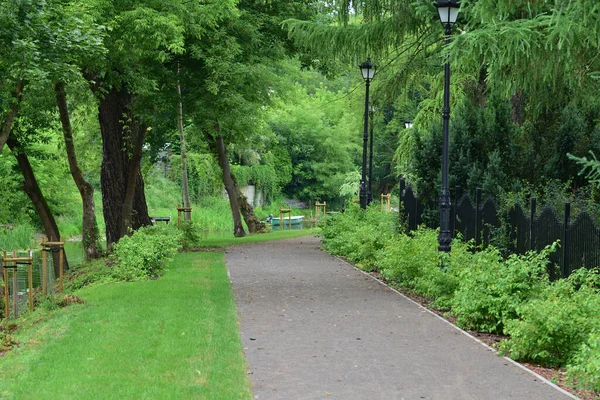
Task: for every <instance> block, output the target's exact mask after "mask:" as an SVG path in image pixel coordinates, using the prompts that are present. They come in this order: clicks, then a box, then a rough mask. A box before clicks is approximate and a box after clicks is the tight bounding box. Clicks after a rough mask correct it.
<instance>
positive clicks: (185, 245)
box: [180, 221, 202, 250]
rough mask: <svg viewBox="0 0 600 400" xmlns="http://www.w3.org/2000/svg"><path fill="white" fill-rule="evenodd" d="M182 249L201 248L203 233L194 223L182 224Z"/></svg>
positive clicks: (184, 222) (183, 222)
mask: <svg viewBox="0 0 600 400" xmlns="http://www.w3.org/2000/svg"><path fill="white" fill-rule="evenodd" d="M180 230H181V248H182V249H183V250H190V249H193V248H196V247H198V246H200V239H201V236H202V233H201V231H200V227H199V226H198V224H197V223H196V222H194V221H182V222H181V227H180Z"/></svg>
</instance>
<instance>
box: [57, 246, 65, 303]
mask: <svg viewBox="0 0 600 400" xmlns="http://www.w3.org/2000/svg"><path fill="white" fill-rule="evenodd" d="M58 240H59V241H60V242H61V243H64V242H63V241H62V240H61V239H60V238H58ZM58 254H59V255H60V261H59V264H58V266H59V267H58V271H59V286H58V288H59V290H60V293H62V291H63V258H64V254H65V248H64V245H61V246H60V247H59V253H58Z"/></svg>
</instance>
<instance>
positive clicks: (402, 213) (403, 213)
mask: <svg viewBox="0 0 600 400" xmlns="http://www.w3.org/2000/svg"><path fill="white" fill-rule="evenodd" d="M404 189H406V180H405V179H404V178H400V196H399V197H400V198H399V201H398V208H399V211H400V212H399V213H398V218H399V219H400V226H402V222H403V221H404V220H406V207H404ZM407 222H408V221H407Z"/></svg>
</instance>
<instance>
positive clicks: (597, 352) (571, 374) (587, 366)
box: [567, 330, 600, 392]
mask: <svg viewBox="0 0 600 400" xmlns="http://www.w3.org/2000/svg"><path fill="white" fill-rule="evenodd" d="M567 376H568V378H569V381H570V383H571V384H572V385H573V384H576V385H577V387H582V388H584V389H588V390H593V391H595V392H600V330H596V331H595V332H592V333H591V334H590V336H589V337H588V340H587V342H585V343H584V344H583V345H582V346H581V347H580V348H579V350H578V351H577V354H575V357H574V358H573V361H572V363H571V365H569V367H568V368H567Z"/></svg>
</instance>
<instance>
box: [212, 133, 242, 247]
mask: <svg viewBox="0 0 600 400" xmlns="http://www.w3.org/2000/svg"><path fill="white" fill-rule="evenodd" d="M215 130H216V131H217V133H218V135H217V138H216V142H217V155H218V156H217V158H218V161H219V166H220V167H221V170H222V171H223V184H224V185H225V190H226V191H227V196H228V197H229V205H230V206H231V215H232V216H233V235H234V236H235V237H243V236H246V232H245V231H244V226H243V225H242V218H241V216H240V209H239V206H238V200H237V191H236V186H235V185H234V183H233V179H231V170H230V168H229V156H228V155H227V148H225V142H224V141H223V136H221V128H220V126H219V123H218V122H217V123H216V124H215Z"/></svg>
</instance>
